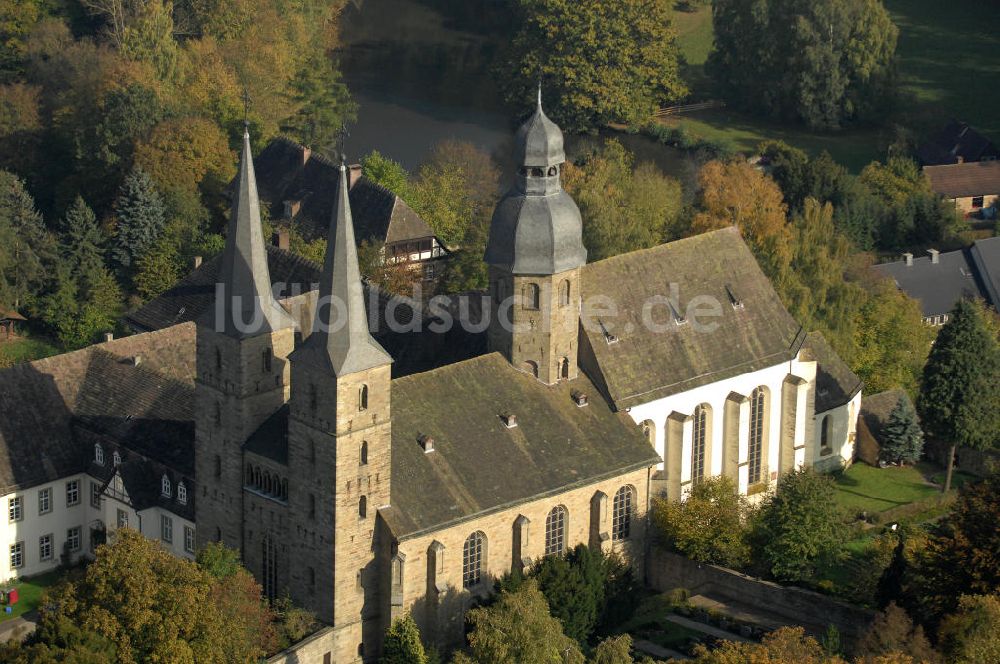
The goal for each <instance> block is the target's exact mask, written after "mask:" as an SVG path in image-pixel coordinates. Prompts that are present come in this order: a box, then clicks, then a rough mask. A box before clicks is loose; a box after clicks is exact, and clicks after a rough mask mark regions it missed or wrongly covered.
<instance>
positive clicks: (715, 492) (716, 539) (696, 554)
mask: <svg viewBox="0 0 1000 664" xmlns="http://www.w3.org/2000/svg"><path fill="white" fill-rule="evenodd" d="M749 515H750V506H749V504H748V503H747V500H746V497H745V496H741V495H740V493H739V491H737V489H736V485H735V484H734V483H733V481H732V480H731V479H730V478H728V477H725V476H719V477H713V478H709V479H705V480H703V481H701V482H698V483H697V484H695V485H694V487H693V488H692V489H691V493H690V494H689V495H688V497H687V499H686V500H684V501H677V500H668V499H666V498H654V499H653V523H654V524H656V527H657V529H658V530H659V532H660V534H661V535H662V536H663V537H664V539H665V541H666V544H667V545H668V546H670V547H671V548H673V549H676V550H677V551H678V552H679V553H682V554H683V555H685V556H687V557H688V558H691V559H692V560H696V561H698V562H702V563H710V564H713V565H724V566H726V567H735V568H737V569H738V568H741V567H744V566H745V565H746V564H747V563H748V562H749V560H750V546H749V543H748V541H747V536H748V527H749V522H748V519H749Z"/></svg>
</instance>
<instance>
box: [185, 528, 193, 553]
mask: <svg viewBox="0 0 1000 664" xmlns="http://www.w3.org/2000/svg"><path fill="white" fill-rule="evenodd" d="M184 550H185V551H187V552H188V553H194V528H192V527H191V526H184Z"/></svg>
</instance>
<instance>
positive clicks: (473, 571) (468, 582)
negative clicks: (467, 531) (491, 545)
mask: <svg viewBox="0 0 1000 664" xmlns="http://www.w3.org/2000/svg"><path fill="white" fill-rule="evenodd" d="M485 547H486V535H484V534H483V533H481V532H479V531H476V532H474V533H472V534H471V535H469V537H468V538H467V539H466V540H465V546H464V547H462V587H463V588H471V587H472V586H475V585H478V584H479V582H480V581H481V580H482V578H483V549H484V548H485Z"/></svg>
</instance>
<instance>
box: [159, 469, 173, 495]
mask: <svg viewBox="0 0 1000 664" xmlns="http://www.w3.org/2000/svg"><path fill="white" fill-rule="evenodd" d="M160 493H161V494H163V497H164V498H169V497H170V494H171V493H172V491H171V487H170V478H169V477H167V476H166V475H165V474H164V475H163V477H162V478H161V479H160Z"/></svg>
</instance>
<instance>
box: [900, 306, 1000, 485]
mask: <svg viewBox="0 0 1000 664" xmlns="http://www.w3.org/2000/svg"><path fill="white" fill-rule="evenodd" d="M986 316H987V314H986V312H985V310H984V308H983V305H982V304H979V303H977V302H972V301H968V300H961V301H960V302H959V303H958V304H956V305H955V308H954V309H953V310H952V312H951V317H950V318H949V320H948V322H947V323H945V325H944V327H942V328H941V331H940V332H939V333H938V337H937V340H936V341H935V342H934V346H933V348H931V353H930V357H928V359H927V365H926V366H925V367H924V379H923V383H922V385H921V389H920V398H919V401H918V402H917V406H918V408H919V409H920V420H921V422H923V425H924V428H925V429H926V431H927V432H928V433H929V434H930V435H931V436H933V437H934V438H935V439H937V440H939V441H941V442H942V443H945V444H947V445H948V446H949V452H948V472H947V475H946V478H945V483H944V490H945V491H946V492H947V491H948V490H949V489H950V488H951V475H952V470H953V467H954V460H955V449H956V448H957V447H958V446H959V445H961V446H963V447H971V448H974V449H980V450H985V449H990V448H994V447H996V446H997V445H998V444H1000V390H998V389H997V385H1000V344H998V343H997V335H996V332H995V331H994V330H992V329H991V328H990V326H989V325H988V323H987V320H986Z"/></svg>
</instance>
